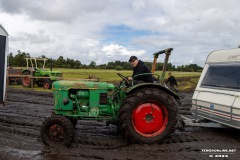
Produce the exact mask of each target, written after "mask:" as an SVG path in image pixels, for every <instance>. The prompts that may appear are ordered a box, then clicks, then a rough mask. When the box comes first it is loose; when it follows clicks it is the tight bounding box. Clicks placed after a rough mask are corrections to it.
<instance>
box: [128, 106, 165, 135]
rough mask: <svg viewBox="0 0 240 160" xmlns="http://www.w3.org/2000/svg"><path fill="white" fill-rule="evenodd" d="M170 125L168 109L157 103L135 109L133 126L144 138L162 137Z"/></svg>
mask: <svg viewBox="0 0 240 160" xmlns="http://www.w3.org/2000/svg"><path fill="white" fill-rule="evenodd" d="M167 123H168V112H167V110H166V107H165V106H163V105H159V104H156V103H144V104H141V105H139V106H138V107H137V108H136V109H134V111H133V114H132V124H133V126H134V129H135V130H136V131H137V132H138V133H139V134H140V135H142V136H144V137H155V136H157V135H160V134H161V133H162V132H163V131H164V130H165V129H166V125H167Z"/></svg>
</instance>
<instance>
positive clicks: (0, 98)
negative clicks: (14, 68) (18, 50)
mask: <svg viewBox="0 0 240 160" xmlns="http://www.w3.org/2000/svg"><path fill="white" fill-rule="evenodd" d="M7 52H8V33H7V31H6V30H5V29H4V28H3V26H2V25H1V24H0V104H4V101H5V96H6V72H7V70H6V69H7Z"/></svg>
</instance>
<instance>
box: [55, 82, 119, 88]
mask: <svg viewBox="0 0 240 160" xmlns="http://www.w3.org/2000/svg"><path fill="white" fill-rule="evenodd" d="M114 88H115V86H114V85H113V84H109V83H106V82H91V81H65V80H60V81H56V82H54V83H53V90H69V89H106V90H112V89H114Z"/></svg>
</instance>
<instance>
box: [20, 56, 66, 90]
mask: <svg viewBox="0 0 240 160" xmlns="http://www.w3.org/2000/svg"><path fill="white" fill-rule="evenodd" d="M25 59H26V62H27V67H26V69H23V71H22V75H30V76H24V77H22V85H23V86H24V87H33V86H34V85H35V84H36V85H37V86H38V87H43V88H44V89H51V88H52V83H53V82H54V81H57V80H61V79H62V73H61V72H59V71H52V69H51V70H46V69H45V63H46V61H47V60H48V59H47V58H25ZM29 62H30V64H31V66H30V65H29ZM39 62H42V68H38V63H39Z"/></svg>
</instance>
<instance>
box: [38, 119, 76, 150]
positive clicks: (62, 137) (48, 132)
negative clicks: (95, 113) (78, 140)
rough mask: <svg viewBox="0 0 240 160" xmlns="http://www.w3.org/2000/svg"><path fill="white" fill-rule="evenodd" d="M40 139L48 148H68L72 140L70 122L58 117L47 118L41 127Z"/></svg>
mask: <svg viewBox="0 0 240 160" xmlns="http://www.w3.org/2000/svg"><path fill="white" fill-rule="evenodd" d="M41 138H42V141H43V143H44V144H46V145H49V146H69V145H70V144H71V142H72V141H73V138H74V127H73V125H72V122H71V121H70V120H69V119H68V118H66V117H64V116H58V115H53V116H51V117H49V118H47V119H46V120H45V121H44V122H43V124H42V127H41Z"/></svg>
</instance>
